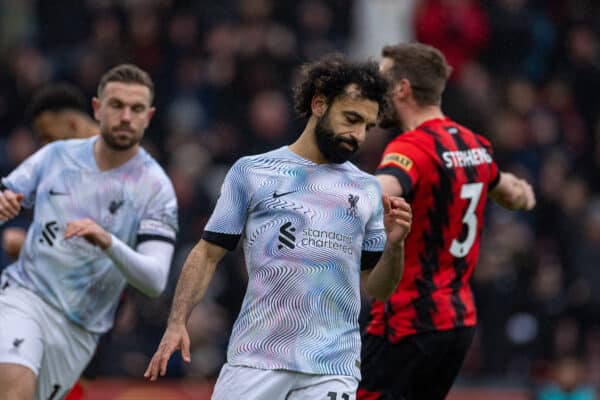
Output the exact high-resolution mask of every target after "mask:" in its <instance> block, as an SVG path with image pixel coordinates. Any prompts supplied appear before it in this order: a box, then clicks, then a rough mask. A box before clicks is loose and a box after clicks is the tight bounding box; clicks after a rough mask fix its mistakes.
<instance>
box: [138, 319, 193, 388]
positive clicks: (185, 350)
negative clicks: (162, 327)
mask: <svg viewBox="0 0 600 400" xmlns="http://www.w3.org/2000/svg"><path fill="white" fill-rule="evenodd" d="M175 350H181V357H182V358H183V361H185V362H187V363H189V362H191V357H190V336H189V334H188V332H187V329H186V328H185V325H183V324H181V325H175V324H169V325H168V326H167V330H166V331H165V334H164V335H163V337H162V340H161V341H160V344H159V345H158V349H157V350H156V353H154V356H152V360H150V364H148V368H147V369H146V372H144V378H150V381H151V382H153V381H155V380H156V379H158V375H159V374H160V376H165V374H166V373H167V363H168V362H169V358H171V355H172V354H173V353H174V352H175Z"/></svg>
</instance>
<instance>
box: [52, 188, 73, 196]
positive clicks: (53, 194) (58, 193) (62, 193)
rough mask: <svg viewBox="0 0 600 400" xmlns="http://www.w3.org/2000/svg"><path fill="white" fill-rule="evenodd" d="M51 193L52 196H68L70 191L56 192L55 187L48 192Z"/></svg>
mask: <svg viewBox="0 0 600 400" xmlns="http://www.w3.org/2000/svg"><path fill="white" fill-rule="evenodd" d="M48 193H49V194H50V196H68V195H69V193H67V192H56V191H54V189H50V191H49V192H48Z"/></svg>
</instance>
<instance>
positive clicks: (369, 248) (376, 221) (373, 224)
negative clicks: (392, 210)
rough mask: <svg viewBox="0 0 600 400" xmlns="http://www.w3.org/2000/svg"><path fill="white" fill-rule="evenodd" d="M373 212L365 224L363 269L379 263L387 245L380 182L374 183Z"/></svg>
mask: <svg viewBox="0 0 600 400" xmlns="http://www.w3.org/2000/svg"><path fill="white" fill-rule="evenodd" d="M373 188H374V190H373V194H372V196H371V201H372V202H373V213H372V215H371V218H370V219H369V220H368V221H367V224H366V226H365V237H364V241H363V246H362V256H361V269H363V270H364V269H371V268H373V267H374V266H375V264H377V261H378V260H379V257H380V256H381V253H383V249H384V247H385V241H386V233H385V226H384V225H383V203H382V202H381V188H380V186H379V183H378V182H375V183H374V184H373Z"/></svg>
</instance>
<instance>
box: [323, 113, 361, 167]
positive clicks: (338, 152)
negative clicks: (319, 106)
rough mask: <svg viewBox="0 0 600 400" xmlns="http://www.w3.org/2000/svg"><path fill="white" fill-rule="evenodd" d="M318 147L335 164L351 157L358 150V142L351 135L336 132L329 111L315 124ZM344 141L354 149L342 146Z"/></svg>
mask: <svg viewBox="0 0 600 400" xmlns="http://www.w3.org/2000/svg"><path fill="white" fill-rule="evenodd" d="M315 136H316V138H317V147H318V148H319V151H320V152H321V154H323V156H324V157H325V158H326V159H327V160H328V161H329V162H332V163H334V164H341V163H344V162H346V161H348V160H349V159H350V157H352V156H353V155H354V153H356V152H357V151H358V142H357V141H356V140H355V139H353V138H351V137H342V136H340V135H337V136H336V134H335V132H334V131H333V129H331V126H330V123H329V111H327V112H326V113H325V115H324V116H323V117H321V118H319V119H318V120H317V124H316V126H315ZM342 143H347V144H349V145H350V147H351V148H352V150H349V149H347V148H346V147H344V146H342V145H341V144H342Z"/></svg>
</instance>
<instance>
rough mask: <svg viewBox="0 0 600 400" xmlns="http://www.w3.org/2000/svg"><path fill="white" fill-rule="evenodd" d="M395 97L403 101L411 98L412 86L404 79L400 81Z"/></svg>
mask: <svg viewBox="0 0 600 400" xmlns="http://www.w3.org/2000/svg"><path fill="white" fill-rule="evenodd" d="M396 93H397V95H398V96H399V98H400V99H405V98H407V97H410V96H412V86H411V84H410V81H409V80H408V79H406V78H403V79H400V82H398V86H397V91H396Z"/></svg>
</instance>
